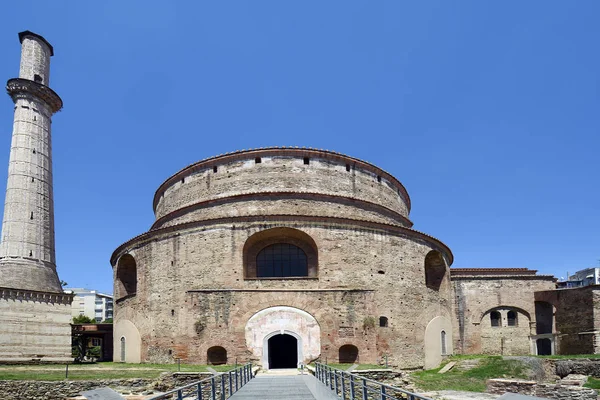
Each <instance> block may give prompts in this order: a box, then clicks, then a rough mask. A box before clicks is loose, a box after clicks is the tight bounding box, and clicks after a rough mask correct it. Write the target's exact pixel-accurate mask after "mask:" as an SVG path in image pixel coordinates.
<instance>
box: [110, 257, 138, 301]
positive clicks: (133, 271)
mask: <svg viewBox="0 0 600 400" xmlns="http://www.w3.org/2000/svg"><path fill="white" fill-rule="evenodd" d="M115 291H116V293H115V297H116V298H117V299H120V298H122V297H125V296H129V295H135V293H136V292H137V265H136V263H135V259H134V258H133V257H132V256H131V255H130V254H125V255H123V256H121V258H120V259H119V262H118V263H117V285H116V287H115Z"/></svg>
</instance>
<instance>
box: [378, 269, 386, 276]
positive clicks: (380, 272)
mask: <svg viewBox="0 0 600 400" xmlns="http://www.w3.org/2000/svg"><path fill="white" fill-rule="evenodd" d="M377 273H378V274H381V275H383V274H385V271H382V270H379V271H377Z"/></svg>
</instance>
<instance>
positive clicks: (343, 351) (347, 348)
mask: <svg viewBox="0 0 600 400" xmlns="http://www.w3.org/2000/svg"><path fill="white" fill-rule="evenodd" d="M338 362H339V363H340V364H354V363H356V362H358V347H356V346H354V345H353V344H345V345H343V346H342V347H340V349H339V351H338Z"/></svg>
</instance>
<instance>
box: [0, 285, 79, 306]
mask: <svg viewBox="0 0 600 400" xmlns="http://www.w3.org/2000/svg"><path fill="white" fill-rule="evenodd" d="M74 296H75V295H74V294H68V293H52V292H38V291H35V290H24V289H11V288H4V287H0V299H4V300H15V301H33V302H37V303H59V304H71V302H72V301H73V297H74Z"/></svg>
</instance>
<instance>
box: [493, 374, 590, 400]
mask: <svg viewBox="0 0 600 400" xmlns="http://www.w3.org/2000/svg"><path fill="white" fill-rule="evenodd" d="M487 392H488V393H493V394H504V393H506V392H510V393H519V394H524V395H528V396H536V397H542V398H546V399H560V400H597V398H598V393H596V391H595V390H594V389H588V388H583V387H579V386H564V385H559V384H551V383H538V382H536V381H524V380H518V379H489V380H488V381H487Z"/></svg>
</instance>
